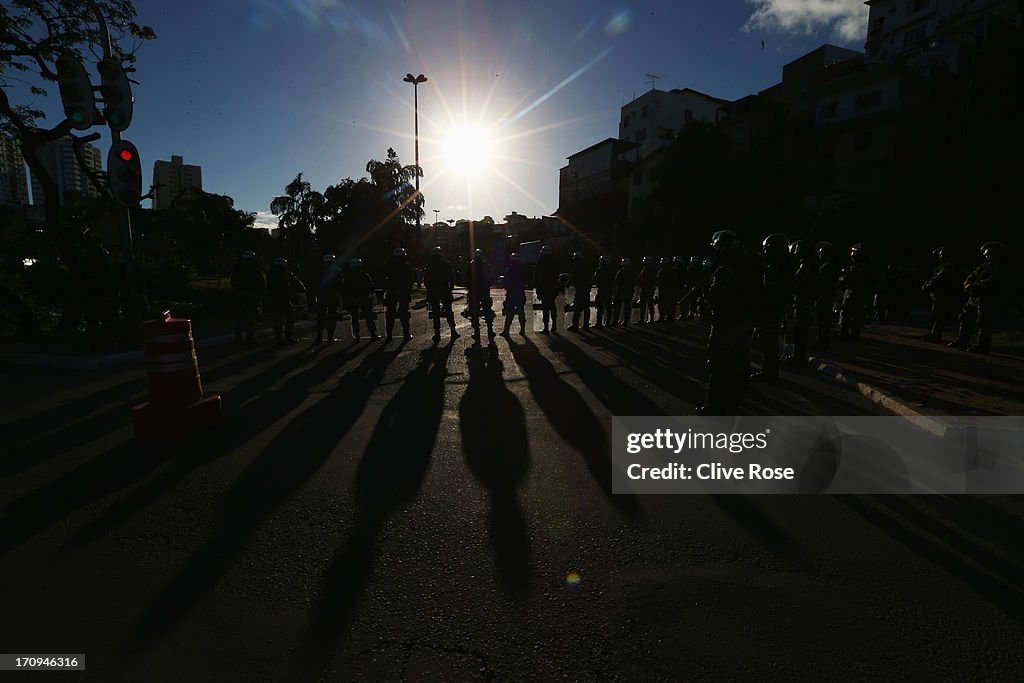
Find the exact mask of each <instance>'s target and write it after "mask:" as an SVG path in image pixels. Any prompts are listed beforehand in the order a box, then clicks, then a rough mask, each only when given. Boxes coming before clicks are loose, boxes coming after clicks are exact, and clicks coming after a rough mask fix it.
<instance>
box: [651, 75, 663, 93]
mask: <svg viewBox="0 0 1024 683" xmlns="http://www.w3.org/2000/svg"><path fill="white" fill-rule="evenodd" d="M647 78H649V79H651V80H650V84H651V90H654V84H655V82H656V81H659V80H661V79H662V78H664V76H658V75H657V74H647Z"/></svg>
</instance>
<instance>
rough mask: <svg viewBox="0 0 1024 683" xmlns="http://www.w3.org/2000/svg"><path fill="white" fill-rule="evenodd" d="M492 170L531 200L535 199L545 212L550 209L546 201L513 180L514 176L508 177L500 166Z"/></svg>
mask: <svg viewBox="0 0 1024 683" xmlns="http://www.w3.org/2000/svg"><path fill="white" fill-rule="evenodd" d="M491 170H492V171H494V173H495V174H496V175H497V176H498V177H499V178H501V179H502V180H504V181H505V182H506V183H508V184H509V185H511V186H512V187H514V188H516V189H517V190H519V191H520V192H522V193H523V195H524V196H526V197H527V198H528V199H530V200H531V201H533V202H534V203H535V204H536V205H537V206H539V207H540V208H541V209H543V210H544V212H545V213H547V211H548V208H547V206H545V205H544V202H542V201H541V200H539V199H537V198H536V197H534V196H533V194H532V193H531V192H530V191H529V190H527V189H526V188H525V187H523V186H522V185H520V184H519V183H517V182H516V181H514V180H512V178H510V177H508V176H507V175H505V174H504V173H502V172H501V170H500V169H498V168H492V169H491Z"/></svg>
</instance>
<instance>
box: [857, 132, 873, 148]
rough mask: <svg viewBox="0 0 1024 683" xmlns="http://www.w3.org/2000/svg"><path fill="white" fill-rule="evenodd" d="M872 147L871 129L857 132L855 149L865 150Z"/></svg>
mask: <svg viewBox="0 0 1024 683" xmlns="http://www.w3.org/2000/svg"><path fill="white" fill-rule="evenodd" d="M868 149H871V131H865V132H863V133H857V135H855V136H854V138H853V151H854V152H863V151H866V150H868Z"/></svg>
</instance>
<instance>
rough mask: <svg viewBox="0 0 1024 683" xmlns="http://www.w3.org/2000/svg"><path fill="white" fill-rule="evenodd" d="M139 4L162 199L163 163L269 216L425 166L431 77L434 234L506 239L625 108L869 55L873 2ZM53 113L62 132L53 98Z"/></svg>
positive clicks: (149, 144) (147, 127) (138, 112)
mask: <svg viewBox="0 0 1024 683" xmlns="http://www.w3.org/2000/svg"><path fill="white" fill-rule="evenodd" d="M135 5H136V7H137V9H138V13H139V21H140V23H143V24H147V25H150V26H152V27H153V29H154V30H155V31H156V34H157V39H156V40H155V41H151V42H149V43H146V44H144V45H143V46H142V47H141V49H140V50H139V52H138V64H137V72H136V73H135V75H134V78H135V79H136V80H138V81H139V85H137V86H134V94H135V100H136V104H135V115H134V119H133V122H132V125H131V127H130V128H129V129H128V130H127V131H126V132H125V133H124V134H123V135H124V137H125V138H127V139H129V140H131V141H133V142H134V143H135V144H136V145H137V146H138V147H139V150H140V155H141V157H142V159H143V164H144V171H145V178H144V182H145V184H146V185H147V186H148V184H149V182H150V175H151V172H152V163H153V161H154V160H156V159H170V157H171V155H172V154H176V155H181V156H183V157H184V159H185V162H186V163H194V164H199V165H201V166H202V167H203V181H204V189H206V190H207V191H208V192H216V193H220V194H227V195H230V196H232V197H234V199H235V202H236V206H237V207H238V208H241V209H245V210H248V211H258V212H263V213H265V214H267V213H269V205H270V201H271V199H272V198H273V197H274V196H275V195H277V194H281V193H282V190H283V188H284V186H285V185H286V184H287V183H288V182H289V181H290V180H291V179H292V178H294V177H295V175H296V174H297V173H299V172H303V173H304V176H305V178H306V179H307V180H309V181H310V182H311V183H312V185H313V187H314V188H315V189H319V190H323V189H324V188H325V187H326V186H327V185H329V184H333V183H335V182H337V181H339V180H341V179H343V178H346V177H352V178H360V177H363V176H364V175H365V173H364V167H365V165H366V162H367V161H368V160H369V159H371V158H376V159H382V158H384V155H385V153H386V150H387V148H388V147H394V148H395V149H396V151H397V152H398V154H399V155H400V157H401V159H402V161H403V162H404V163H410V164H411V163H413V160H414V152H413V139H412V138H413V92H412V90H413V88H412V85H410V84H408V83H404V82H402V77H403V76H404V75H405V74H406V73H408V72H412V73H413V74H419V73H423V74H425V75H426V76H427V77H428V79H429V81H428V82H427V83H424V84H422V85H420V86H419V116H420V118H419V120H420V162H421V165H422V166H423V169H424V177H423V179H422V180H421V183H422V189H423V192H424V196H425V199H426V210H427V211H426V216H427V220H433V219H434V216H435V214H434V213H433V210H434V209H438V210H439V214H437V215H438V216H439V217H440V218H441V219H442V220H446V219H449V218H456V219H457V218H463V217H474V218H480V217H482V216H483V215H485V214H487V215H491V216H493V217H494V218H495V219H496V220H499V221H500V220H501V218H502V217H503V216H505V215H506V214H508V213H510V212H511V211H518V212H519V213H522V214H526V215H529V216H539V215H545V214H550V213H551V212H552V211H553V210H554V209H556V208H557V201H558V169H559V168H560V167H561V166H563V165H564V164H565V157H567V156H568V155H570V154H572V153H574V152H576V151H579V150H581V149H583V148H585V147H587V146H589V145H591V144H593V143H594V142H598V141H600V140H602V139H604V138H606V137H610V136H615V135H616V134H617V131H618V112H619V108H620V107H621V106H622V104H624V103H626V102H628V101H629V100H631V99H632V98H633V97H635V96H636V95H639V94H641V93H643V92H644V91H645V90H647V89H649V88H650V85H649V80H650V79H649V78H648V76H647V74H657V75H659V76H662V78H661V79H660V80H658V81H657V87H658V88H659V89H663V90H669V89H672V88H683V87H690V88H694V89H696V90H700V91H703V92H706V93H708V94H710V95H714V96H716V97H722V98H728V99H735V98H738V97H742V96H743V95H746V94H749V93H752V92H756V91H758V90H761V89H764V88H766V87H768V86H770V85H772V84H774V83H776V82H778V80H779V78H780V77H781V72H782V66H783V64H785V63H786V62H789V61H791V60H793V59H795V58H797V57H799V56H800V55H801V54H803V53H805V52H807V51H809V50H811V49H813V48H815V47H817V46H818V45H821V44H822V43H826V42H829V43H834V44H838V45H844V46H847V47H852V48H855V49H862V46H863V36H864V27H865V25H866V21H867V11H868V10H867V7H866V6H865V5H864V4H863V2H862V0H757V1H755V2H751V1H741V0H732V1H730V0H722V1H720V2H719V1H716V2H704V1H699V0H650V1H647V2H608V3H606V2H600V1H596V2H595V1H592V0H590V1H561V0H543V1H541V0H514V1H513V2H498V1H496V0H444V1H442V0H408V1H402V0H377V1H374V2H368V1H367V2H341V1H338V0H233V1H232V2H209V1H202V2H199V1H197V0H178V1H177V2H174V3H171V2H167V1H166V0H136V3H135ZM762 41H764V46H763V47H762ZM45 108H46V110H47V111H48V112H51V116H53V117H55V116H57V115H58V110H59V96H57V93H56V92H54V93H52V95H51V96H50V97H49V98H48V101H47V102H46V103H45ZM464 122H471V123H474V124H476V125H477V126H478V127H479V128H480V129H482V130H483V131H485V135H486V136H488V138H489V139H490V140H491V141H492V144H493V148H492V149H491V152H490V153H491V157H492V158H491V165H490V168H489V169H485V170H482V171H480V172H479V173H478V174H476V175H475V176H473V177H470V178H467V177H463V176H461V175H459V174H456V173H454V172H453V171H452V170H451V169H449V168H448V167H447V165H446V163H447V161H448V156H449V154H450V152H449V151H448V148H447V147H445V146H444V145H443V144H442V140H444V139H445V138H446V137H447V135H448V132H449V131H450V130H451V129H453V128H455V127H457V126H458V125H460V124H462V123H464ZM96 130H99V129H98V128H97V129H96ZM98 144H99V145H100V147H101V149H102V150H104V153H105V150H106V147H107V144H108V143H107V142H106V140H104V141H101V142H100V143H98ZM261 218H262V216H261ZM270 220H271V221H272V220H273V218H272V217H271V218H270Z"/></svg>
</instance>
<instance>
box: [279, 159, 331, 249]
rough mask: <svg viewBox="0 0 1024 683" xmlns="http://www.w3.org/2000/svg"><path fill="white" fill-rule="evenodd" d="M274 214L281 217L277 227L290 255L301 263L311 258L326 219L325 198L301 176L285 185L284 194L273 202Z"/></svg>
mask: <svg viewBox="0 0 1024 683" xmlns="http://www.w3.org/2000/svg"><path fill="white" fill-rule="evenodd" d="M270 211H271V213H273V214H274V215H275V216H280V219H279V220H278V224H277V225H278V227H279V228H280V229H281V238H282V239H283V240H284V244H285V250H286V252H287V253H288V255H289V256H291V257H292V258H295V259H300V260H301V259H303V258H306V257H308V256H309V255H310V254H311V253H312V251H313V239H314V236H315V235H316V232H317V228H318V226H319V225H320V223H321V221H322V220H323V218H324V212H325V201H324V196H323V195H322V194H321V193H320V192H317V191H316V190H314V189H313V188H312V186H310V184H309V183H308V182H307V181H305V180H303V179H302V174H301V173H299V174H298V175H297V176H295V179H294V180H292V181H291V182H290V183H288V185H287V186H285V188H284V194H283V195H281V196H280V197H274V199H273V201H271V202H270Z"/></svg>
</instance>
